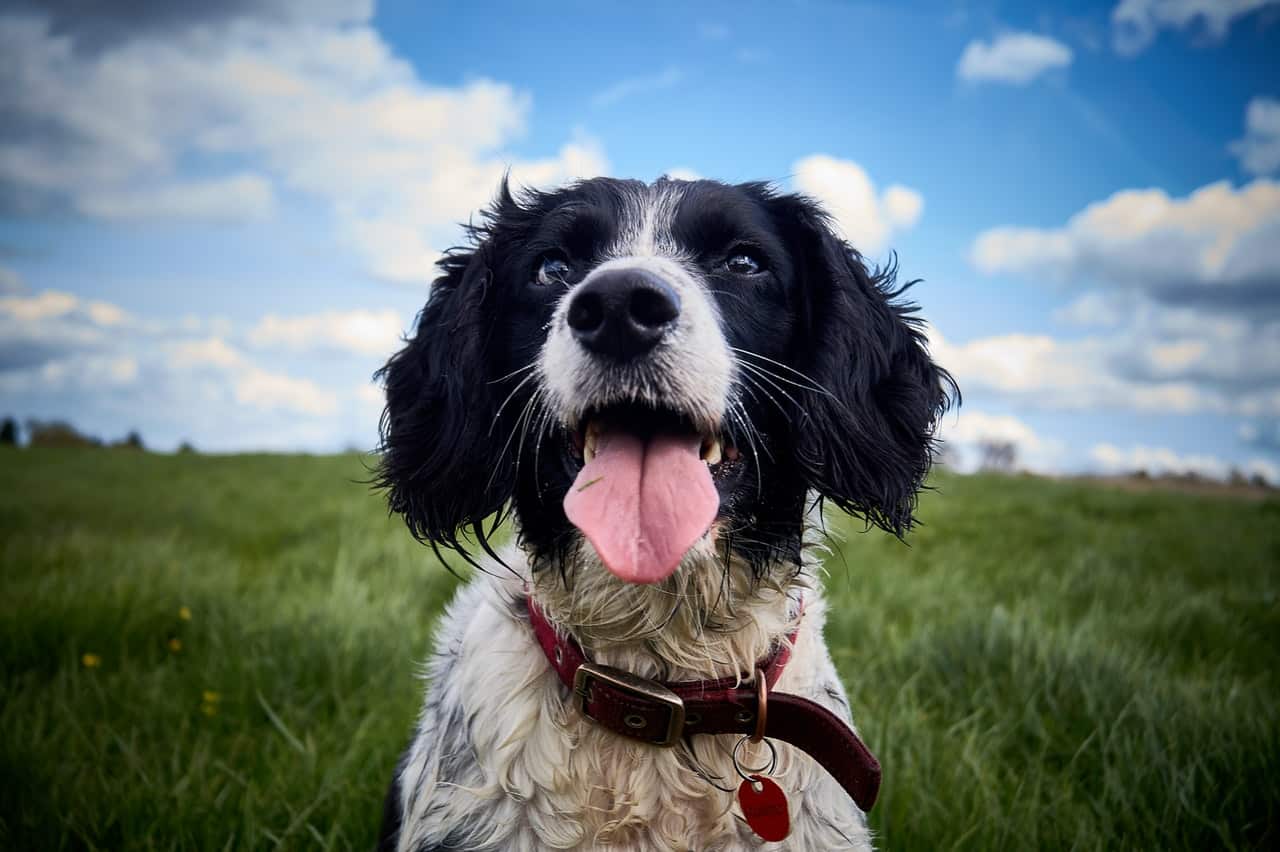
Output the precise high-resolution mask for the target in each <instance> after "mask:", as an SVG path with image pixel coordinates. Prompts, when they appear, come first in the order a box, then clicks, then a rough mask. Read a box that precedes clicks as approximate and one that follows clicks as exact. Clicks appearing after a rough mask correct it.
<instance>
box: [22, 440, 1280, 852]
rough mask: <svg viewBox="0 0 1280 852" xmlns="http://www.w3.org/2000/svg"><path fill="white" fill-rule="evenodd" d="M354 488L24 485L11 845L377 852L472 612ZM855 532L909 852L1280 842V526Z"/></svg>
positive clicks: (854, 652)
mask: <svg viewBox="0 0 1280 852" xmlns="http://www.w3.org/2000/svg"><path fill="white" fill-rule="evenodd" d="M367 478H368V473H367V471H365V470H364V468H363V467H362V465H361V462H360V460H359V459H358V458H356V457H353V456H345V457H302V456H297V457H279V456H258V457H252V456H239V457H203V456H176V457H161V456H152V455H137V454H131V453H119V452H106V451H43V452H34V451H27V452H19V451H6V452H3V453H0V539H2V543H0V572H2V573H0V577H2V579H0V675H2V680H0V790H2V791H3V792H2V794H0V845H3V846H8V847H12V848H16V849H46V848H130V849H148V848H156V849H172V848H177V849H202V850H203V849H223V848H276V847H283V848H333V849H367V848H369V847H370V846H371V845H372V842H373V837H374V833H375V831H376V827H377V822H378V819H379V815H380V804H381V797H382V794H383V791H384V789H385V786H386V783H387V781H388V779H389V777H390V773H391V769H392V766H393V765H394V762H395V759H396V757H397V756H398V754H399V751H400V749H401V748H402V747H403V745H404V742H405V740H406V737H407V735H408V733H409V731H410V729H411V726H412V721H413V717H414V714H415V712H416V711H417V708H418V704H419V700H420V695H419V685H418V682H417V681H416V679H415V674H416V670H417V668H416V667H417V664H418V662H419V661H421V660H422V659H423V657H424V656H425V654H426V653H427V649H428V647H429V637H430V630H431V625H432V622H433V620H434V618H435V616H436V615H437V614H438V613H439V611H440V609H441V607H442V606H443V604H444V603H445V601H446V600H447V599H448V596H449V595H450V593H451V591H452V589H453V588H454V586H455V584H456V582H457V581H456V580H455V579H454V578H453V577H452V576H451V575H450V574H449V573H448V572H446V571H445V570H443V569H442V568H440V566H439V565H437V564H436V563H435V562H434V558H433V557H432V556H431V554H430V552H429V551H427V550H426V549H425V548H423V547H421V546H420V545H418V544H416V543H415V542H413V540H412V539H411V538H410V537H409V535H408V534H407V533H406V532H405V531H404V529H403V527H402V526H401V525H400V524H399V522H398V521H397V520H395V519H390V518H388V517H387V516H386V513H385V509H384V508H383V504H382V503H381V502H380V500H379V499H378V498H377V497H376V496H375V495H372V494H371V493H370V492H369V490H368V488H367V487H366V486H365V485H363V484H362V483H361V480H364V479H367ZM938 485H939V486H940V490H939V493H934V494H929V495H926V497H925V498H924V502H923V505H922V515H923V517H924V518H925V521H926V525H925V526H924V527H922V528H921V529H919V530H918V531H917V532H916V533H915V534H913V536H912V537H911V546H910V547H908V546H905V545H903V544H901V543H898V542H896V541H895V540H893V539H891V538H889V537H887V536H885V535H883V534H880V533H866V534H863V533H861V532H859V531H858V530H859V529H860V527H859V526H858V525H856V524H842V525H841V530H843V531H844V534H845V535H846V536H847V540H846V541H845V543H844V545H843V547H842V548H841V552H840V553H838V554H837V555H836V556H835V557H833V559H832V560H831V562H830V565H829V569H830V572H831V576H830V578H829V580H828V586H829V589H830V596H831V598H832V606H831V613H830V616H829V630H828V633H829V641H830V644H831V647H832V649H833V653H834V655H835V657H836V661H837V664H838V666H839V668H840V671H841V673H842V674H843V675H844V678H845V681H846V684H847V685H848V687H849V691H850V696H851V698H852V701H853V704H854V711H855V715H856V718H857V720H858V722H859V726H860V728H861V730H862V732H863V734H864V735H865V736H866V738H867V739H868V741H869V743H870V744H871V746H872V748H873V749H874V750H875V751H876V752H877V754H878V755H879V757H880V758H881V760H882V762H883V763H884V765H885V786H884V790H883V793H882V798H881V801H880V803H879V804H878V805H877V806H876V808H875V810H874V811H873V813H872V822H873V824H874V826H875V828H876V830H877V832H878V833H879V836H880V842H881V844H882V845H884V846H886V847H887V848H894V849H901V848H913V849H929V850H932V849H946V848H962V849H972V848H1001V849H1005V848H1072V847H1074V848H1108V849H1110V848H1126V847H1127V848H1144V849H1150V848H1196V849H1199V848H1218V847H1226V848H1232V847H1235V848H1245V847H1252V846H1258V845H1268V843H1270V842H1271V841H1275V840H1277V839H1278V838H1277V835H1276V831H1277V829H1276V825H1277V823H1280V678H1278V677H1277V674H1276V663H1277V660H1280V598H1278V593H1280V501H1276V500H1274V499H1272V500H1269V501H1243V500H1234V499H1224V498H1208V497H1195V496H1188V495H1179V494H1133V493H1122V492H1118V491H1108V490H1104V489H1099V488H1097V487H1091V486H1084V485H1073V484H1062V483H1053V482H1047V481H1044V480H1037V479H1029V478H1002V477H972V478H955V477H944V478H942V479H940V480H939V482H938Z"/></svg>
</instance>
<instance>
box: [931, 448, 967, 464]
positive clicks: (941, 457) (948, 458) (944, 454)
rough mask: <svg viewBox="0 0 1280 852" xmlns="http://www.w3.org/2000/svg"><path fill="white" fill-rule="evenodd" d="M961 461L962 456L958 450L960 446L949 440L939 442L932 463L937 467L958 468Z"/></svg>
mask: <svg viewBox="0 0 1280 852" xmlns="http://www.w3.org/2000/svg"><path fill="white" fill-rule="evenodd" d="M963 462H964V458H963V456H962V454H961V452H960V447H959V446H958V445H956V444H953V443H951V442H950V441H943V442H941V443H940V444H939V446H938V452H937V454H936V455H935V456H934V460H933V463H934V464H936V465H937V466H938V467H943V468H947V469H948V470H959V469H960V465H961V464H962V463H963Z"/></svg>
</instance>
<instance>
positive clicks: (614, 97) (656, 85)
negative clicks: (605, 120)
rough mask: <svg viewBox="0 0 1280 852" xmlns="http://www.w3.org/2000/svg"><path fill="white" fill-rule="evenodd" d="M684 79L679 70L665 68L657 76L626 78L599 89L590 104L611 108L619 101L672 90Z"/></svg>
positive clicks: (682, 73)
mask: <svg viewBox="0 0 1280 852" xmlns="http://www.w3.org/2000/svg"><path fill="white" fill-rule="evenodd" d="M683 79H684V72H683V71H681V70H680V69H679V68H674V67H673V68H667V69H665V70H663V71H660V72H658V73H657V74H645V75H642V76H639V77H627V78H625V79H622V80H619V81H618V82H616V83H614V84H613V85H611V86H609V87H607V88H605V89H601V90H600V91H599V92H597V93H596V94H595V95H593V96H592V97H591V104H592V106H595V107H597V108H599V107H607V106H613V105H614V104H616V103H618V102H619V101H623V100H626V99H627V98H630V97H634V96H635V95H647V94H652V93H653V92H661V91H663V90H664V89H672V88H675V87H676V86H678V85H679V84H680V82H681V81H682V80H683Z"/></svg>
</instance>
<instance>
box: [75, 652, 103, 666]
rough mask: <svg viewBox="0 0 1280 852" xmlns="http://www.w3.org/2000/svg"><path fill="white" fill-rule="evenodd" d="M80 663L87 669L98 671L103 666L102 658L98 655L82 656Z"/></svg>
mask: <svg viewBox="0 0 1280 852" xmlns="http://www.w3.org/2000/svg"><path fill="white" fill-rule="evenodd" d="M80 663H81V665H83V666H84V667H85V668H86V669H96V668H97V667H98V666H100V665H102V658H101V657H99V656H98V655H97V654H82V655H81V657H80Z"/></svg>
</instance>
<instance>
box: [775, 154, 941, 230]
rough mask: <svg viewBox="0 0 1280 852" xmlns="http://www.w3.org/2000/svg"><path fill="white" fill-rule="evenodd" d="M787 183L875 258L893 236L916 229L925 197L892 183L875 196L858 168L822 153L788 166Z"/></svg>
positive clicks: (854, 164)
mask: <svg viewBox="0 0 1280 852" xmlns="http://www.w3.org/2000/svg"><path fill="white" fill-rule="evenodd" d="M791 172H792V183H793V184H794V185H795V188H796V189H798V190H799V191H800V192H803V193H805V194H806V195H809V196H811V197H813V198H815V199H817V200H818V201H820V202H822V205H823V206H824V207H825V208H826V209H827V212H829V213H830V214H831V215H832V216H833V217H834V219H835V222H836V224H837V225H838V226H839V228H840V230H841V231H842V232H843V233H844V236H845V237H846V238H847V239H848V240H849V242H850V243H852V244H853V247H854V248H856V249H858V251H860V252H862V253H863V254H866V255H876V254H879V253H880V252H881V251H882V250H883V249H885V248H886V247H887V246H888V244H889V240H890V239H891V238H892V237H894V236H896V235H897V234H900V233H902V232H903V231H907V230H909V229H911V228H913V227H915V225H916V223H917V222H919V221H920V216H921V213H922V212H923V211H924V197H923V196H922V195H920V193H918V192H916V191H915V190H914V189H909V188H907V187H905V186H898V185H893V186H890V187H888V188H887V189H886V190H885V191H884V192H883V193H881V194H877V192H876V187H875V184H874V183H872V181H871V178H870V176H868V175H867V173H866V171H865V170H863V168H862V167H861V166H859V165H858V164H857V163H854V162H852V161H850V160H840V159H836V158H835V157H830V156H827V155H826V154H813V155H811V156H808V157H805V158H804V159H802V160H799V161H797V162H796V163H795V164H793V165H792V167H791Z"/></svg>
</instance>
